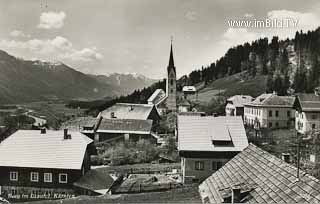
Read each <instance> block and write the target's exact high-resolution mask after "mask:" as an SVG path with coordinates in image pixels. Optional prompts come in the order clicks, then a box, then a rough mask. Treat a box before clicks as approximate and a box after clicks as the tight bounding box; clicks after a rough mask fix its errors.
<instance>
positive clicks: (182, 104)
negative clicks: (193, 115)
mask: <svg viewBox="0 0 320 204" xmlns="http://www.w3.org/2000/svg"><path fill="white" fill-rule="evenodd" d="M191 108H192V105H191V103H190V102H189V101H188V100H187V99H185V98H183V99H181V100H179V102H178V112H179V113H182V112H191V111H192V110H191Z"/></svg>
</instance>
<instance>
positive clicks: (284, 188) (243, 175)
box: [199, 144, 320, 203]
mask: <svg viewBox="0 0 320 204" xmlns="http://www.w3.org/2000/svg"><path fill="white" fill-rule="evenodd" d="M296 175H297V169H296V168H295V167H294V166H292V165H290V164H288V163H286V162H284V161H283V160H281V159H279V158H277V157H275V156H273V155H271V154H270V153H268V152H266V151H264V150H262V149H260V148H258V147H256V146H255V145H253V144H250V145H249V146H248V147H247V148H246V149H244V150H243V151H242V152H240V153H239V154H237V155H236V156H235V157H234V158H233V159H231V160H230V161H229V162H227V163H226V164H225V165H224V166H223V167H222V168H220V169H219V170H218V171H216V172H215V173H214V174H213V175H212V176H210V177H209V178H207V179H206V180H205V181H204V182H203V183H201V185H200V186H199V191H200V194H201V197H202V198H203V199H204V200H206V201H207V202H209V203H222V202H223V201H224V198H228V197H229V198H230V196H231V188H234V187H237V188H240V189H241V191H240V192H241V194H242V200H241V203H319V202H320V182H319V180H318V179H316V178H314V177H312V176H310V175H308V174H307V173H305V172H303V171H301V170H300V179H299V180H298V179H297V177H296Z"/></svg>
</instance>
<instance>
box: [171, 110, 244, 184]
mask: <svg viewBox="0 0 320 204" xmlns="http://www.w3.org/2000/svg"><path fill="white" fill-rule="evenodd" d="M177 133H178V151H179V155H180V157H181V171H182V180H183V182H184V183H189V182H193V181H195V182H197V181H202V180H204V179H206V178H207V177H209V176H210V175H211V174H212V173H214V172H216V171H217V170H218V169H219V168H221V167H222V166H223V165H224V164H225V163H226V162H228V161H229V160H230V159H231V158H233V157H234V156H235V155H237V154H238V153H239V152H241V151H242V150H243V149H244V148H246V147H247V146H248V139H247V136H246V132H245V129H244V125H243V122H242V118H241V117H240V116H235V117H227V116H221V117H213V116H187V115H179V116H178V131H177Z"/></svg>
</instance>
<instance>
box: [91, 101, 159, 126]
mask: <svg viewBox="0 0 320 204" xmlns="http://www.w3.org/2000/svg"><path fill="white" fill-rule="evenodd" d="M100 117H102V118H106V119H134V120H153V121H154V122H157V121H159V120H160V115H159V113H158V111H157V109H156V107H155V105H153V104H134V103H117V104H115V105H113V106H111V107H109V108H107V109H106V110H104V111H101V112H100V113H99V114H98V117H97V118H100Z"/></svg>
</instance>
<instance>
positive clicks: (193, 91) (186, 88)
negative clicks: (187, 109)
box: [182, 86, 197, 97]
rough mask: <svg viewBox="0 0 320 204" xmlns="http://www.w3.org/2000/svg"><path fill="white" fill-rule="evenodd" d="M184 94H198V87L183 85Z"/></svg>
mask: <svg viewBox="0 0 320 204" xmlns="http://www.w3.org/2000/svg"><path fill="white" fill-rule="evenodd" d="M182 92H183V95H184V96H185V97H186V96H188V95H193V94H196V92H197V89H196V87H194V86H184V87H182Z"/></svg>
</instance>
